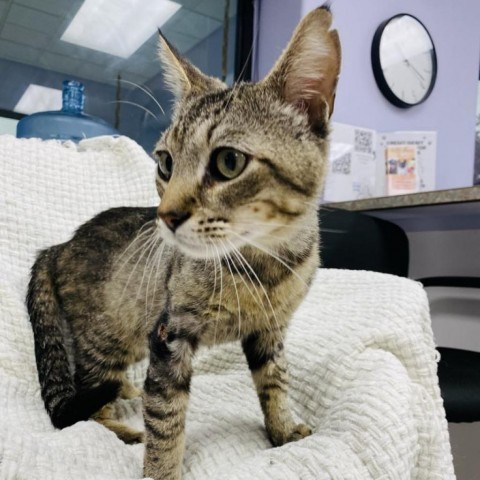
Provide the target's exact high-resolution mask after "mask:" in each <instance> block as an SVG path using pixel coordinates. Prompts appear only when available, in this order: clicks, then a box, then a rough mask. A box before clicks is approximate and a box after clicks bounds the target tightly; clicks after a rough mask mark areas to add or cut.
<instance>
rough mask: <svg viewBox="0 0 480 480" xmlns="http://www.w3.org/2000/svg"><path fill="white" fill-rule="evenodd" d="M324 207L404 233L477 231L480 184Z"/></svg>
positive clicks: (479, 224) (478, 226) (479, 216)
mask: <svg viewBox="0 0 480 480" xmlns="http://www.w3.org/2000/svg"><path fill="white" fill-rule="evenodd" d="M326 206H328V207H332V208H341V209H344V210H351V211H361V212H363V213H367V214H368V215H371V216H374V217H378V218H383V219H385V220H389V221H391V222H393V223H396V224H397V225H399V226H400V227H402V228H403V229H404V230H405V231H407V232H418V231H439V230H470V229H480V185H479V186H475V187H468V188H456V189H452V190H438V191H434V192H422V193H411V194H409V195H398V196H393V197H378V198H365V199H362V200H355V201H351V202H336V203H329V204H327V205H326Z"/></svg>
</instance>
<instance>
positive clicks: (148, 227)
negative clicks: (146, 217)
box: [113, 220, 154, 266]
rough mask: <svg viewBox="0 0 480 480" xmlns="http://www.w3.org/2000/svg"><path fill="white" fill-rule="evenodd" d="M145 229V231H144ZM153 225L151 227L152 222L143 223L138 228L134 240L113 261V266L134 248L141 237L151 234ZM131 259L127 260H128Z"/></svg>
mask: <svg viewBox="0 0 480 480" xmlns="http://www.w3.org/2000/svg"><path fill="white" fill-rule="evenodd" d="M144 228H146V230H144ZM153 229H154V225H153V220H152V221H150V222H147V223H145V225H143V226H142V228H140V230H139V231H138V233H137V235H135V238H134V239H133V240H132V241H131V242H130V243H129V244H128V245H127V247H126V248H125V250H124V251H123V252H122V253H121V254H120V255H119V256H118V257H117V258H116V259H115V260H114V262H113V266H116V265H117V264H118V262H119V261H120V260H122V258H123V257H124V256H125V255H126V254H127V252H128V251H129V250H130V249H131V248H133V247H134V246H135V244H136V243H137V242H139V241H140V240H141V239H142V238H143V237H145V236H148V235H149V234H151V233H152V232H153ZM130 258H131V257H129V258H128V259H127V261H128V260H130Z"/></svg>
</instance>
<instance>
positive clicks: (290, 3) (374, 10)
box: [255, 0, 480, 189]
mask: <svg viewBox="0 0 480 480" xmlns="http://www.w3.org/2000/svg"><path fill="white" fill-rule="evenodd" d="M258 3H259V5H258V6H259V7H260V10H259V35H258V47H257V59H256V70H255V75H256V76H257V78H262V77H263V76H264V75H265V74H266V73H267V72H268V70H269V69H270V67H271V66H272V65H273V63H274V61H275V60H276V58H277V57H278V55H279V54H280V52H281V51H282V49H283V48H284V46H285V45H286V43H287V41H288V38H289V36H290V34H291V32H292V30H293V28H294V27H295V25H296V24H297V22H298V21H299V20H300V18H301V17H302V16H303V15H305V14H306V13H307V12H308V11H310V10H312V9H313V8H315V7H317V6H319V5H320V4H321V3H322V2H321V1H318V0H282V1H281V2H279V1H278V0H258ZM332 11H333V14H334V16H335V26H336V28H338V31H339V33H340V38H341V41H342V48H343V61H342V75H341V78H340V82H339V86H338V93H337V100H336V105H335V113H334V115H333V119H334V120H335V121H338V122H344V123H350V124H353V125H362V126H365V127H370V128H375V129H376V130H378V131H395V130H436V131H437V132H438V144H437V188H438V189H442V188H457V187H466V186H471V185H472V178H473V159H474V146H475V110H476V101H477V100H476V98H477V88H478V87H477V86H478V75H479V60H480V23H479V20H480V1H478V0H442V1H438V0H423V1H421V2H420V1H418V0H389V1H385V0H368V1H365V2H352V1H351V0H335V1H334V2H333V4H332ZM397 13H410V14H412V15H415V16H417V17H418V18H419V19H420V20H421V21H422V22H423V23H424V24H425V25H426V27H427V28H428V30H429V31H430V34H431V36H432V38H433V41H434V43H435V46H436V50H437V59H438V75H437V82H436V85H435V88H434V90H433V92H432V94H431V96H430V98H429V99H428V100H427V101H426V102H425V103H423V104H421V105H419V106H417V107H413V108H411V109H407V110H403V109H399V108H397V107H394V106H393V105H391V104H390V103H389V102H388V101H387V100H386V99H384V97H383V96H382V94H381V93H380V91H379V90H378V88H377V86H376V83H375V79H374V77H373V73H372V68H371V64H370V47H371V41H372V38H373V35H374V33H375V30H376V29H377V26H378V25H379V24H380V23H381V22H382V21H383V20H385V19H387V18H389V17H391V16H393V15H395V14H397Z"/></svg>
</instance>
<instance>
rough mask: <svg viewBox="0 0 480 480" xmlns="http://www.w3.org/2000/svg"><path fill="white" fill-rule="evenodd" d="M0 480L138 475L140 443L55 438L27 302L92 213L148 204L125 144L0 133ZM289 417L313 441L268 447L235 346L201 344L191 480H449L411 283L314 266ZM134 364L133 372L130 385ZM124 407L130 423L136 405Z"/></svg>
mask: <svg viewBox="0 0 480 480" xmlns="http://www.w3.org/2000/svg"><path fill="white" fill-rule="evenodd" d="M0 166H1V167H0V479H1V480H14V479H15V480H20V479H34V480H43V479H45V480H50V479H51V480H57V479H58V480H75V479H89V480H97V479H98V480H107V479H112V480H113V479H115V480H119V479H138V478H141V477H142V457H143V448H144V447H143V446H142V445H135V446H128V445H125V444H123V443H122V442H121V441H120V440H118V439H117V438H116V436H115V435H114V434H113V433H111V432H110V431H108V430H107V429H105V428H104V427H103V426H101V425H99V424H97V423H95V422H93V421H88V422H80V423H77V424H76V425H73V426H72V427H69V428H66V429H64V430H55V429H54V428H53V427H52V425H51V423H50V420H49V417H48V415H47V414H46V412H45V410H44V406H43V402H42V400H41V397H40V389H39V384H38V379H37V372H36V367H35V359H34V349H33V338H32V331H31V328H30V324H29V321H28V317H27V314H26V309H25V306H24V295H25V289H26V283H27V278H28V269H29V267H30V265H31V263H32V261H33V259H34V256H35V252H36V251H37V250H38V249H39V248H42V247H46V246H48V245H51V244H54V243H59V242H62V241H65V240H66V239H68V238H69V237H70V236H71V234H72V232H73V230H74V229H75V227H77V226H78V225H79V224H80V223H82V222H84V221H85V220H87V219H88V218H90V217H91V216H92V215H94V214H95V213H97V212H98V211H100V210H102V209H106V208H109V207H112V206H119V205H153V204H155V203H156V202H157V201H158V199H157V196H156V193H155V189H154V187H153V169H154V164H153V162H152V161H151V160H150V159H149V158H148V156H147V155H146V154H145V153H144V152H143V150H142V149H141V148H140V147H139V146H137V145H136V144H135V143H134V142H133V141H131V140H128V139H127V138H118V139H112V138H107V137H105V138H98V139H92V140H86V141H83V142H82V143H81V144H80V145H79V146H78V147H77V146H76V145H73V144H65V145H63V146H62V145H60V144H58V143H55V142H41V141H38V140H16V139H14V138H13V137H10V136H2V137H0ZM286 352H287V356H288V361H289V368H290V373H291V388H290V397H291V404H292V408H293V411H294V412H295V415H297V416H298V417H299V418H300V419H302V420H303V421H305V422H307V423H308V424H310V425H311V426H312V427H313V428H314V433H313V435H312V436H311V437H309V438H306V439H304V440H302V441H299V442H296V443H292V444H288V445H285V446H283V447H280V448H272V447H271V446H270V444H269V442H268V440H267V437H266V434H265V430H264V427H263V419H262V414H261V411H260V407H259V403H258V400H257V398H256V394H255V392H254V388H253V383H252V380H251V378H250V375H249V372H248V368H247V366H246V361H245V360H244V358H243V355H242V352H241V350H240V348H239V346H238V345H237V344H231V345H223V346H219V347H216V348H212V349H210V350H203V351H201V352H200V353H199V355H198V358H197V360H196V373H195V376H194V378H193V382H192V394H191V402H190V408H189V412H188V418H187V446H186V454H185V460H184V478H185V479H186V480H188V479H196V480H197V479H198V480H201V479H209V480H210V479H218V480H224V479H238V480H247V479H265V480H267V479H269V480H270V479H274V480H284V479H285V480H287V479H288V480H291V479H302V480H308V479H312V480H318V479H352V480H362V479H385V480H387V479H388V480H396V479H405V480H406V479H418V480H427V479H452V478H454V473H453V466H452V457H451V453H450V445H449V439H448V431H447V423H446V420H445V413H444V409H443V405H442V400H441V398H440V392H439V387H438V380H437V376H436V356H435V350H434V341H433V336H432V330H431V326H430V317H429V311H428V304H427V301H426V297H425V294H424V292H423V290H422V288H421V287H420V285H418V284H416V283H414V282H412V281H409V280H406V279H401V278H396V277H393V276H388V275H381V274H376V273H369V272H353V271H341V270H320V271H319V272H318V275H317V278H316V280H315V282H314V284H313V286H312V289H311V291H310V293H309V295H308V297H307V298H306V299H305V301H304V302H303V304H302V305H301V307H300V308H299V310H298V311H297V313H296V315H295V318H294V319H293V321H292V324H291V327H290V329H289V332H288V336H287V341H286ZM143 370H144V365H139V366H137V367H136V369H135V370H134V371H132V376H133V378H134V379H136V380H137V381H138V382H141V375H142V372H143ZM119 412H120V413H121V414H122V415H123V416H124V417H125V418H127V420H128V421H130V422H131V423H136V424H140V423H141V413H140V405H139V402H138V401H137V402H130V403H129V402H126V401H124V402H123V403H122V404H121V405H120V407H119Z"/></svg>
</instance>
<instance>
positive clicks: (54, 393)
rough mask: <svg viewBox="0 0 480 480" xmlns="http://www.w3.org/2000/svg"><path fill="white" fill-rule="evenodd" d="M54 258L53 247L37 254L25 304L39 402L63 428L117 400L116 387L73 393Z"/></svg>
mask: <svg viewBox="0 0 480 480" xmlns="http://www.w3.org/2000/svg"><path fill="white" fill-rule="evenodd" d="M54 258H55V247H52V248H50V249H48V250H44V251H42V252H40V254H39V256H38V257H37V261H36V262H35V264H34V265H33V267H32V272H31V278H30V283H29V285H28V293H27V299H26V300H27V309H28V313H29V315H30V322H31V324H32V327H33V336H34V341H35V357H36V360H37V369H38V378H39V380H40V387H41V393H42V398H43V401H44V403H45V408H46V409H47V412H48V414H49V415H50V418H51V420H52V423H53V425H54V426H55V427H56V428H64V427H68V426H69V425H73V424H74V423H76V422H78V421H80V420H87V419H88V418H90V417H91V416H92V415H93V414H94V413H95V412H97V411H98V410H100V408H101V407H103V406H104V405H106V404H107V403H109V402H111V401H113V400H114V399H115V398H116V397H117V394H118V389H119V384H118V383H116V382H105V383H102V384H101V385H99V386H98V387H95V388H92V389H89V390H85V391H81V392H77V391H76V388H75V382H74V378H73V376H72V372H71V368H70V365H69V361H68V355H67V350H66V348H65V339H64V338H63V329H62V324H61V322H62V313H61V308H60V305H59V302H58V298H57V294H56V292H55V286H54V280H53V276H52V268H51V266H52V262H53V261H54Z"/></svg>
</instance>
